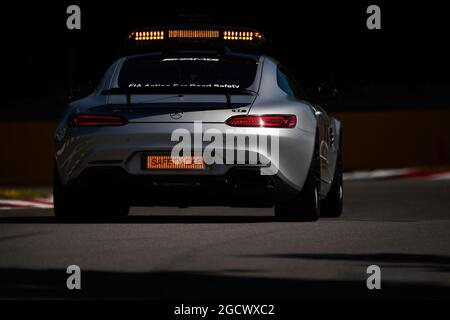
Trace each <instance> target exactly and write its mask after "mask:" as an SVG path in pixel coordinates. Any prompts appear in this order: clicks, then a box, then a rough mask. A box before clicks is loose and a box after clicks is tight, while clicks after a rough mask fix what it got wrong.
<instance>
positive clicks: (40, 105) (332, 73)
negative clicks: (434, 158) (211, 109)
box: [0, 1, 450, 120]
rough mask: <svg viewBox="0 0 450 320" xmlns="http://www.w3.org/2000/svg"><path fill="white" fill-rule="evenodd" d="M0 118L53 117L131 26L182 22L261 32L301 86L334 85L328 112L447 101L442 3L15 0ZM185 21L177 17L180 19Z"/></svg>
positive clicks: (119, 46) (9, 14) (94, 75)
mask: <svg viewBox="0 0 450 320" xmlns="http://www.w3.org/2000/svg"><path fill="white" fill-rule="evenodd" d="M70 4H77V5H79V6H80V7H81V30H68V29H67V28H66V19H67V17H68V14H66V8H67V6H68V5H70ZM370 4H377V5H379V6H380V7H381V23H382V29H381V30H368V29H367V28H366V19H367V17H368V14H366V8H367V6H368V5H370ZM2 12H3V15H2V16H3V20H2V28H1V29H2V32H3V33H4V36H2V42H3V44H4V45H3V46H2V47H3V49H2V51H3V53H4V54H5V55H6V57H4V59H3V67H2V75H3V77H2V78H3V80H4V84H3V85H2V86H3V89H2V92H3V96H4V98H6V103H5V104H3V105H2V107H1V109H0V117H1V118H3V120H10V119H12V120H17V119H55V118H56V117H57V116H58V115H59V114H60V113H61V111H62V109H63V108H64V105H65V104H66V102H67V101H66V97H67V95H68V92H69V90H70V89H71V88H72V89H73V88H77V87H80V86H84V85H85V84H86V83H87V82H88V81H92V82H94V83H95V82H97V81H98V80H99V78H100V77H101V75H102V73H103V72H104V71H105V70H106V68H107V67H108V66H109V65H110V64H111V63H112V62H113V61H114V60H115V59H117V58H118V57H120V56H121V55H123V54H124V46H123V44H124V39H125V36H126V34H127V32H129V31H130V30H132V29H133V28H136V27H142V26H148V25H158V24H162V25H170V24H177V23H183V22H180V19H179V18H178V17H177V15H178V14H180V13H185V14H186V13H187V14H191V13H195V14H199V13H201V14H207V15H209V17H210V22H208V23H209V24H215V23H217V24H228V25H240V26H248V27H254V28H257V29H260V30H261V31H262V32H263V34H264V35H265V36H266V38H267V39H268V48H267V50H268V53H269V54H271V55H272V56H274V57H275V58H276V59H278V60H279V61H281V62H282V63H284V64H285V65H286V66H287V67H288V68H289V69H290V70H291V71H292V72H293V73H294V74H295V75H296V77H297V78H298V80H299V82H300V83H301V84H302V85H303V86H304V87H308V88H311V87H314V86H315V85H318V84H320V83H328V84H332V85H333V86H336V87H337V88H338V89H339V92H340V98H339V99H338V101H335V102H333V103H331V104H329V108H330V109H332V110H336V109H337V110H347V109H358V110H371V109H374V108H377V109H383V108H388V109H390V108H430V107H447V106H450V103H449V102H450V94H449V89H450V80H449V77H448V74H449V71H450V67H449V65H450V64H449V62H448V58H449V56H450V52H449V51H450V49H449V46H448V39H449V38H450V37H449V30H450V26H449V22H448V20H449V19H448V12H447V10H446V7H445V4H444V3H443V2H437V1H436V2H435V3H433V2H430V1H428V2H427V4H426V5H424V4H423V3H419V2H410V1H408V2H407V1H395V4H394V3H393V1H391V2H386V3H385V2H380V1H376V2H373V1H370V2H369V1H362V2H348V1H346V2H343V1H340V2H339V3H337V2H336V1H335V2H332V1H289V2H288V1H276V2H275V1H273V2H264V3H263V2H261V1H251V2H245V3H244V2H242V1H241V2H238V1H210V2H186V1H184V2H180V1H178V2H172V1H171V2H168V1H161V2H158V1H126V2H112V1H109V2H106V1H105V2H95V3H93V2H84V1H75V2H73V3H72V2H67V1H64V2H58V3H57V2H50V1H47V2H45V1H35V2H15V3H13V4H11V3H9V4H5V5H3V10H2ZM184 23H185V22H184Z"/></svg>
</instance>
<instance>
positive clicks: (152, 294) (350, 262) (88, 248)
mask: <svg viewBox="0 0 450 320" xmlns="http://www.w3.org/2000/svg"><path fill="white" fill-rule="evenodd" d="M449 230H450V180H444V181H421V180H395V181H365V182H364V181H355V182H347V183H346V185H345V208H344V214H343V216H342V217H341V218H337V219H336V218H322V219H321V220H320V221H318V222H315V223H301V222H283V221H278V220H276V219H275V218H274V217H273V211H272V210H271V209H239V208H221V207H220V208H188V209H178V208H133V209H132V212H131V216H130V217H129V218H128V219H127V220H123V221H109V222H103V223H100V222H96V223H83V222H82V221H80V222H79V223H61V221H58V220H56V219H54V218H53V217H52V210H47V209H40V210H39V209H33V210H28V209H23V210H4V211H0V298H69V299H79V298H82V299H85V298H106V299H108V298H149V299H157V300H161V299H162V300H164V299H188V300H192V299H196V298H199V299H224V298H225V299H246V298H248V299H249V298H253V299H255V298H267V299H347V298H350V299H449V298H450V233H449ZM73 264H75V265H78V266H80V268H81V270H82V273H81V279H82V280H81V283H82V288H81V290H72V291H69V290H67V288H66V279H67V276H68V275H67V274H66V268H67V267H68V266H69V265H73ZM373 264H375V265H378V266H379V267H380V268H381V290H368V289H367V287H366V279H367V277H368V275H367V273H366V270H367V267H368V266H369V265H373Z"/></svg>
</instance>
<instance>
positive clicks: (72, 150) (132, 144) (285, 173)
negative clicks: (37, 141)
mask: <svg viewBox="0 0 450 320" xmlns="http://www.w3.org/2000/svg"><path fill="white" fill-rule="evenodd" d="M178 129H185V130H186V131H187V132H191V133H192V132H194V124H192V123H129V124H127V125H125V126H121V127H99V128H67V130H66V131H64V132H65V133H64V135H60V136H58V135H57V139H56V141H55V160H56V164H57V169H58V171H59V173H60V176H61V180H62V184H63V185H69V184H72V183H73V182H74V181H76V180H80V179H81V178H82V177H81V175H83V174H84V172H87V171H88V170H90V169H91V168H98V167H100V166H104V167H111V166H114V167H118V168H119V169H122V172H124V174H126V175H128V176H129V177H131V178H133V179H127V181H129V180H133V181H134V180H135V179H136V180H147V181H152V180H153V179H156V178H157V176H159V175H161V176H164V177H166V176H170V175H172V174H173V175H176V176H178V175H180V176H184V175H191V173H190V172H180V171H178V172H173V173H171V172H167V171H165V172H154V171H153V172H149V171H148V170H143V168H142V155H144V154H147V153H160V154H170V151H171V150H172V148H173V147H174V146H175V145H176V144H177V143H178V142H177V141H172V140H171V136H172V133H173V132H174V131H175V130H178ZM209 129H214V130H218V131H220V132H226V131H227V130H228V129H230V127H229V126H227V125H225V124H221V123H204V124H203V130H204V131H203V132H206V131H207V130H209ZM236 132H237V133H236V136H237V137H255V136H261V135H265V136H268V137H271V138H272V137H277V139H279V140H278V141H279V152H278V156H276V157H274V156H273V154H272V152H267V151H264V150H263V151H261V150H260V149H259V148H258V146H257V145H254V144H250V143H249V144H248V145H246V147H245V148H244V149H242V148H241V149H238V148H235V147H231V148H228V147H227V145H226V144H224V145H223V147H222V149H219V151H221V153H222V154H226V153H227V151H228V150H232V152H236V151H238V150H239V151H240V150H244V151H245V152H246V153H249V154H250V153H252V154H257V155H258V157H261V158H265V159H268V160H269V162H270V166H271V167H273V168H276V174H275V176H274V177H272V178H271V179H269V180H281V181H283V182H284V183H285V184H287V185H289V186H290V187H291V188H293V189H295V190H297V191H300V190H301V189H302V188H303V184H304V181H305V179H306V176H307V174H308V170H309V166H310V163H311V159H312V156H313V150H314V139H315V135H314V133H311V132H308V131H304V130H301V129H299V128H293V129H276V128H242V129H236ZM207 146H208V143H207V142H204V143H203V145H202V149H203V150H204V149H205V148H206V147H207ZM192 151H194V150H192ZM240 166H241V165H240V164H223V165H221V164H214V165H211V166H210V168H208V170H204V171H203V172H196V173H195V175H198V176H205V177H204V178H200V177H196V179H197V178H198V179H204V180H205V181H206V180H208V181H209V180H211V181H216V180H221V179H222V180H223V179H226V177H227V176H228V175H229V174H231V173H232V171H233V170H235V169H238V168H239V167H240ZM246 166H247V167H249V166H248V165H246ZM257 169H258V170H256V171H258V173H257V175H260V172H259V170H260V168H257ZM114 176H115V175H114ZM120 176H121V174H120ZM206 176H210V177H206ZM180 179H181V178H180ZM260 198H261V197H260Z"/></svg>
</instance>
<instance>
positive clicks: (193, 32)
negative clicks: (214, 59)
mask: <svg viewBox="0 0 450 320" xmlns="http://www.w3.org/2000/svg"><path fill="white" fill-rule="evenodd" d="M128 38H129V39H130V40H132V41H135V42H138V43H142V42H147V43H148V42H149V41H160V40H170V41H176V40H183V39H186V40H212V41H213V40H214V41H215V40H218V41H220V40H222V41H226V42H228V41H231V42H239V43H248V44H260V43H261V42H263V41H264V40H265V39H264V37H263V35H262V34H261V33H260V32H258V31H255V30H252V29H245V28H236V29H228V28H227V27H205V28H189V27H183V28H170V27H157V28H154V29H139V30H136V31H133V32H131V33H130V34H129V35H128Z"/></svg>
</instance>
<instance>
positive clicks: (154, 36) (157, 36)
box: [130, 30, 164, 41]
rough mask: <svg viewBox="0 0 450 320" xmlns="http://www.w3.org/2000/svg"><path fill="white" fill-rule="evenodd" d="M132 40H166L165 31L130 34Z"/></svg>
mask: <svg viewBox="0 0 450 320" xmlns="http://www.w3.org/2000/svg"><path fill="white" fill-rule="evenodd" d="M130 38H131V39H134V40H136V41H148V40H164V31H156V30H149V31H136V32H132V33H131V34H130Z"/></svg>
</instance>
